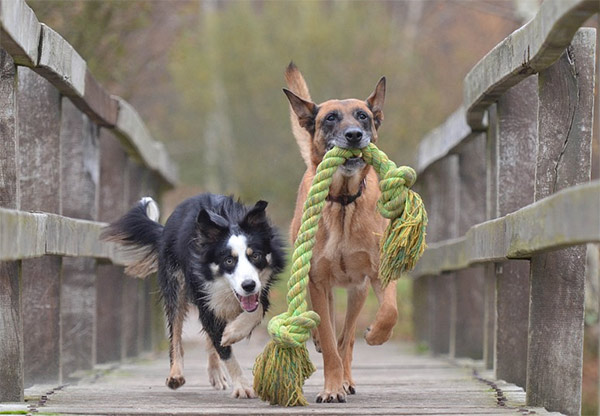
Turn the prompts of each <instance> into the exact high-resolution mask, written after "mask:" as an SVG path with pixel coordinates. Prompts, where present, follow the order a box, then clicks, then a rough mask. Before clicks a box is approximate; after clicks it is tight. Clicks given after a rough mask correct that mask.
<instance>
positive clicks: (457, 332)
mask: <svg viewBox="0 0 600 416" xmlns="http://www.w3.org/2000/svg"><path fill="white" fill-rule="evenodd" d="M458 158H459V198H458V199H459V207H460V210H459V213H458V235H464V234H465V233H466V232H467V230H468V229H469V228H470V227H471V226H473V225H475V224H477V223H480V222H483V221H484V220H485V196H486V191H485V188H486V176H485V136H484V135H483V134H477V135H476V136H475V137H473V138H471V139H469V141H468V142H467V143H465V144H463V145H462V146H461V148H460V150H459V151H458ZM454 290H455V291H456V295H455V297H456V318H455V321H454V324H453V332H454V334H453V336H451V342H452V344H451V346H450V352H451V356H453V357H469V358H474V359H481V358H482V357H483V326H484V321H483V319H484V304H483V299H484V294H483V290H484V269H483V266H473V267H469V268H467V269H463V270H459V271H457V272H456V276H455V287H454Z"/></svg>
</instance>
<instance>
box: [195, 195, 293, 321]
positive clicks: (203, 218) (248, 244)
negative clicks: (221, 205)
mask: <svg viewBox="0 0 600 416" xmlns="http://www.w3.org/2000/svg"><path fill="white" fill-rule="evenodd" d="M266 207H267V202H265V201H258V202H257V203H256V205H254V207H252V208H251V209H249V210H248V211H247V212H246V213H245V215H243V216H242V217H241V219H240V220H232V219H226V218H225V217H223V216H221V215H219V214H218V213H215V212H213V211H209V210H206V209H203V210H201V211H200V212H199V214H198V218H197V223H198V232H199V234H200V241H201V245H202V247H203V250H204V255H203V256H202V257H204V259H205V261H204V264H206V266H207V267H208V270H205V272H204V275H205V276H206V275H207V273H208V272H210V277H211V278H212V279H215V278H220V277H224V278H225V279H226V280H227V282H228V283H229V285H230V286H231V289H232V290H233V292H234V293H235V295H236V297H237V299H238V301H239V302H240V306H241V307H242V309H243V310H245V311H246V312H253V311H254V310H256V308H258V305H259V302H260V299H261V294H262V293H261V292H262V290H263V289H264V288H267V289H268V285H270V284H271V283H272V282H271V278H272V275H273V273H278V272H280V271H281V270H282V269H283V266H284V264H283V262H284V260H283V257H282V253H281V249H280V247H279V246H278V238H279V237H278V234H277V231H276V230H275V229H274V228H273V227H271V225H270V224H269V221H268V219H267V216H266V213H265V208H266Z"/></svg>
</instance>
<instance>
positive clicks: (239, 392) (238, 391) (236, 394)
mask: <svg viewBox="0 0 600 416" xmlns="http://www.w3.org/2000/svg"><path fill="white" fill-rule="evenodd" d="M231 397H233V398H234V399H255V398H256V392H255V391H254V389H253V388H252V385H251V384H250V383H249V382H248V381H247V380H246V379H239V380H237V381H236V382H235V383H233V392H232V393H231Z"/></svg>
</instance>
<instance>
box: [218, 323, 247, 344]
mask: <svg viewBox="0 0 600 416" xmlns="http://www.w3.org/2000/svg"><path fill="white" fill-rule="evenodd" d="M248 335H250V334H249V333H248V331H243V330H240V329H239V328H238V325H236V322H235V321H234V322H230V323H229V324H227V326H226V327H225V330H224V331H223V336H222V337H221V345H222V346H223V347H228V346H230V345H233V344H235V343H236V342H239V341H241V340H243V339H244V338H246V337H247V336H248Z"/></svg>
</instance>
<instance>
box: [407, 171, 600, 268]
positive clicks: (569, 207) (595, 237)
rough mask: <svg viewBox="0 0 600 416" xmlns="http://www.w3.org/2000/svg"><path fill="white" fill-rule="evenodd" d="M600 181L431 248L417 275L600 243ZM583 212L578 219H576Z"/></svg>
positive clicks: (549, 199) (582, 186)
mask: <svg viewBox="0 0 600 416" xmlns="http://www.w3.org/2000/svg"><path fill="white" fill-rule="evenodd" d="M599 211H600V181H593V182H590V183H589V184H584V185H579V186H574V187H571V188H570V189H565V190H563V191H560V192H558V193H556V194H555V195H553V196H551V197H548V198H545V199H543V200H541V201H538V202H535V203H533V204H531V205H529V206H527V207H525V208H522V209H520V210H518V211H516V212H514V213H511V214H508V215H505V216H504V217H501V218H498V219H495V220H490V221H486V222H484V223H482V224H478V225H476V226H473V227H471V228H470V229H469V231H468V232H467V235H466V236H464V237H461V238H456V239H449V240H446V241H440V242H439V243H431V244H428V248H427V250H426V251H425V253H423V257H422V258H421V260H419V263H417V266H416V267H415V270H414V271H413V272H411V274H412V275H413V276H426V275H435V274H438V273H440V272H441V271H446V270H448V271H449V270H459V269H462V268H465V267H468V266H470V265H474V264H479V263H486V262H489V261H504V260H506V259H507V258H528V257H531V256H532V255H534V254H537V253H542V252H545V251H549V250H553V249H557V248H562V247H567V246H572V245H577V244H584V243H588V242H590V243H598V242H600V218H598V215H597V213H598V212H599ZM573 212H577V215H570V214H572V213H573Z"/></svg>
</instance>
